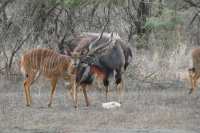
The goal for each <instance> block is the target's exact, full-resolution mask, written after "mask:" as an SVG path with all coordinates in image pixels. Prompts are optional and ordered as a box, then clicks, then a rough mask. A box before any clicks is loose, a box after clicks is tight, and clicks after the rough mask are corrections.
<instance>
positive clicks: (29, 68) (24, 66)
mask: <svg viewBox="0 0 200 133" xmlns="http://www.w3.org/2000/svg"><path fill="white" fill-rule="evenodd" d="M20 68H21V72H22V73H23V74H24V75H25V80H24V92H25V97H26V105H27V106H30V105H31V103H32V98H31V95H30V86H31V85H32V84H33V82H34V81H35V80H36V79H37V78H39V76H40V75H43V76H44V77H46V78H47V79H49V80H50V81H51V95H50V99H49V103H48V107H51V104H52V99H53V95H54V93H55V89H56V84H57V81H58V80H59V79H60V78H63V79H64V80H68V81H69V82H70V85H69V87H70V89H71V95H72V94H75V93H72V91H75V90H74V89H73V87H74V88H75V84H74V81H75V80H74V76H73V73H74V71H75V69H74V62H73V59H72V58H71V57H69V56H66V55H61V54H59V53H56V52H54V51H53V50H50V49H45V48H38V49H32V50H30V51H28V52H26V53H25V54H24V55H23V56H22V57H21V60H20ZM73 99H74V100H75V95H73Z"/></svg>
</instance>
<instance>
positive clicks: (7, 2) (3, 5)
mask: <svg viewBox="0 0 200 133" xmlns="http://www.w3.org/2000/svg"><path fill="white" fill-rule="evenodd" d="M12 2H14V0H7V1H6V2H4V3H3V4H2V6H1V7H0V13H1V12H2V11H3V10H4V9H5V7H6V6H7V5H8V4H9V3H12Z"/></svg>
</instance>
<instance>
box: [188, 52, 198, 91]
mask: <svg viewBox="0 0 200 133" xmlns="http://www.w3.org/2000/svg"><path fill="white" fill-rule="evenodd" d="M192 62H193V67H192V68H190V69H188V72H189V78H190V82H191V89H190V91H189V94H191V93H193V92H194V90H195V89H196V88H197V81H198V79H199V77H200V48H195V49H194V50H193V51H192Z"/></svg>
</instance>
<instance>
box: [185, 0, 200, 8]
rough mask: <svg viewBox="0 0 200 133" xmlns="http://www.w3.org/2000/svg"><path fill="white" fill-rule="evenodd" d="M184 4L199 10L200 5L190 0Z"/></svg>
mask: <svg viewBox="0 0 200 133" xmlns="http://www.w3.org/2000/svg"><path fill="white" fill-rule="evenodd" d="M184 1H185V2H186V3H188V4H190V6H192V7H196V8H200V5H198V3H195V2H194V1H192V0H184Z"/></svg>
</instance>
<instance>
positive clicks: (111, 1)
mask: <svg viewBox="0 0 200 133" xmlns="http://www.w3.org/2000/svg"><path fill="white" fill-rule="evenodd" d="M104 26H105V27H106V30H105V32H117V33H119V35H120V36H121V37H122V38H123V39H124V40H127V42H129V43H130V44H131V46H132V47H133V52H134V59H133V67H132V69H131V70H132V72H131V73H134V74H132V76H134V77H135V78H145V77H153V78H154V79H158V80H160V79H180V78H181V75H183V74H182V73H183V72H184V71H185V70H186V69H187V68H188V67H189V66H191V65H190V64H191V61H190V60H191V57H190V51H191V49H192V48H193V47H198V45H200V2H199V1H198V0H176V1H174V0H34V1H33V0H1V1H0V33H1V34H0V60H1V62H0V74H1V75H7V77H8V75H16V74H19V68H18V61H19V58H20V56H21V55H22V54H23V52H24V51H26V50H28V49H30V48H33V47H48V48H53V49H55V50H57V49H58V47H59V46H60V45H62V44H63V43H64V42H65V41H64V40H65V39H67V37H69V36H70V35H71V34H72V33H76V32H101V31H102V28H103V27H104ZM133 69H134V70H133Z"/></svg>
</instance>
